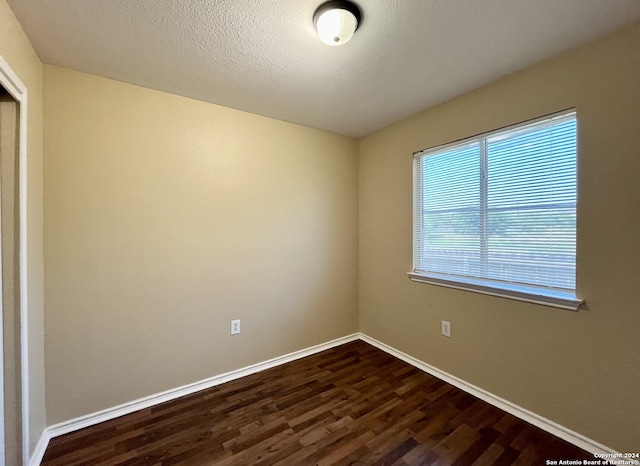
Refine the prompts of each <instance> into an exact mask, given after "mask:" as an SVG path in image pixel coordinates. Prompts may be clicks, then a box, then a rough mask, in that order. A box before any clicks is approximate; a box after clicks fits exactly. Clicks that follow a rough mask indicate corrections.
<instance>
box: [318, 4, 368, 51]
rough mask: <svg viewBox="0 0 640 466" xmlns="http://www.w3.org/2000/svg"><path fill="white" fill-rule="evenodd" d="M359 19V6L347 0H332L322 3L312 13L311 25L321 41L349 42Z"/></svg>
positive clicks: (358, 23)
mask: <svg viewBox="0 0 640 466" xmlns="http://www.w3.org/2000/svg"><path fill="white" fill-rule="evenodd" d="M361 21H362V14H361V13H360V8H358V6H357V5H356V4H354V3H351V2H349V1H340V0H334V1H330V2H326V3H323V4H322V5H320V6H319V7H318V9H317V10H316V12H315V13H314V14H313V25H314V26H315V27H316V30H317V31H318V35H319V36H320V39H322V42H324V43H325V44H328V45H342V44H346V43H347V42H349V40H351V37H353V33H354V32H356V29H358V26H359V25H360V22H361Z"/></svg>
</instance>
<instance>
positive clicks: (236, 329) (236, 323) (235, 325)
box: [231, 319, 240, 335]
mask: <svg viewBox="0 0 640 466" xmlns="http://www.w3.org/2000/svg"><path fill="white" fill-rule="evenodd" d="M238 333H240V319H238V320H232V321H231V335H237V334H238Z"/></svg>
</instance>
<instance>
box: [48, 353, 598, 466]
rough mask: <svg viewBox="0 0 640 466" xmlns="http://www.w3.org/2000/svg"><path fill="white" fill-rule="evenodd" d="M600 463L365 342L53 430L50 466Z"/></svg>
mask: <svg viewBox="0 0 640 466" xmlns="http://www.w3.org/2000/svg"><path fill="white" fill-rule="evenodd" d="M547 459H556V460H557V459H593V455H591V454H589V453H587V452H585V451H582V450H580V449H578V448H576V447H574V446H572V445H570V444H568V443H566V442H564V441H562V440H560V439H558V438H556V437H554V436H552V435H550V434H548V433H546V432H544V431H542V430H540V429H537V428H535V427H533V426H531V425H529V424H527V423H526V422H523V421H521V420H519V419H517V418H515V417H514V416H512V415H510V414H507V413H505V412H504V411H501V410H499V409H497V408H495V407H493V406H491V405H489V404H487V403H485V402H483V401H481V400H479V399H477V398H475V397H473V396H471V395H468V394H467V393H465V392H463V391H461V390H458V389H456V388H455V387H453V386H451V385H449V384H447V383H445V382H442V381H440V380H438V379H436V378H434V377H432V376H430V375H428V374H426V373H424V372H422V371H420V370H418V369H416V368H414V367H413V366H410V365H409V364H406V363H404V362H402V361H400V360H398V359H396V358H394V357H392V356H389V355H388V354H386V353H384V352H382V351H380V350H378V349H377V348H374V347H372V346H370V345H368V344H367V343H364V342H362V341H356V342H352V343H348V344H345V345H342V346H340V347H337V348H334V349H331V350H327V351H324V352H322V353H319V354H316V355H313V356H310V357H307V358H304V359H300V360H298V361H294V362H291V363H288V364H285V365H282V366H279V367H276V368H273V369H270V370H267V371H264V372H261V373H259V374H254V375H251V376H248V377H245V378H242V379H239V380H236V381H233V382H229V383H226V384H224V385H219V386H217V387H214V388H211V389H209V390H204V391H202V392H199V393H196V394H193V395H190V396H186V397H183V398H180V399H177V400H174V401H170V402H167V403H164V404H162V405H158V406H155V407H153V408H148V409H144V410H141V411H138V412H135V413H133V414H130V415H127V416H123V417H120V418H118V419H114V420H111V421H108V422H104V423H102V424H99V425H96V426H93V427H89V428H86V429H83V430H81V431H77V432H74V433H71V434H68V435H65V436H62V437H57V438H54V439H53V440H52V441H51V443H50V445H49V447H48V448H47V451H46V454H45V457H44V460H43V462H42V465H43V466H45V465H46V466H73V465H92V466H93V465H153V466H160V465H169V464H180V465H194V466H195V465H213V464H215V465H274V464H278V465H316V464H317V465H337V464H339V465H348V464H351V465H373V464H375V465H423V464H424V465H427V464H437V465H449V464H456V465H472V464H476V465H497V464H520V465H529V464H545V461H546V460H547Z"/></svg>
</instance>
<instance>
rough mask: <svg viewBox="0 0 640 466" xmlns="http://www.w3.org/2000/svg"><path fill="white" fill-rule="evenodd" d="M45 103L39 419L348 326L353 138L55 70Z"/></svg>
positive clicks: (353, 275) (351, 321)
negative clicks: (234, 324) (233, 326)
mask: <svg viewBox="0 0 640 466" xmlns="http://www.w3.org/2000/svg"><path fill="white" fill-rule="evenodd" d="M44 95H45V105H44V108H45V112H44V114H45V126H44V127H45V173H46V179H45V186H44V194H45V196H44V198H45V231H46V237H45V262H46V271H45V272H46V274H45V278H46V288H45V297H46V302H47V309H46V321H47V333H46V348H47V352H46V367H47V371H46V383H47V420H48V422H49V424H54V423H57V422H60V421H66V420H68V419H71V418H74V417H77V416H80V415H84V414H88V413H92V412H95V411H98V410H100V409H103V408H109V407H113V406H115V405H118V404H120V403H124V402H128V401H132V400H134V399H137V398H139V397H143V396H146V395H150V394H154V393H157V392H160V391H163V390H167V389H171V388H175V387H178V386H180V385H183V384H187V383H190V382H195V381H198V380H201V379H205V378H207V377H211V376H213V375H216V374H220V373H224V372H227V371H230V370H233V369H238V368H240V367H243V366H247V365H249V364H254V363H257V362H261V361H264V360H267V359H269V358H273V357H276V356H280V355H283V354H286V353H289V352H291V351H295V350H299V349H302V348H306V347H309V346H311V345H314V344H318V343H323V342H326V341H328V340H331V339H334V338H337V337H342V336H344V335H347V334H350V333H352V332H355V331H356V330H357V319H358V317H357V306H358V302H357V288H358V287H357V261H358V258H357V233H358V231H357V230H358V224H357V208H358V205H357V203H358V194H357V186H358V175H357V170H358V159H357V143H356V142H355V141H354V140H352V139H349V138H346V137H342V136H336V135H332V134H329V133H326V132H321V131H318V130H313V129H309V128H305V127H301V126H296V125H292V124H288V123H284V122H280V121H276V120H272V119H268V118H264V117H260V116H256V115H252V114H247V113H243V112H239V111H236V110H231V109H228V108H224V107H219V106H216V105H211V104H207V103H203V102H198V101H194V100H190V99H186V98H183V97H178V96H174V95H169V94H164V93H161V92H157V91H152V90H148V89H143V88H140V87H135V86H131V85H127V84H122V83H119V82H115V81H111V80H108V79H104V78H99V77H96V76H90V75H86V74H81V73H77V72H74V71H70V70H65V69H61V68H56V67H51V66H45V94H44ZM231 319H241V320H242V333H241V334H240V335H237V336H233V337H231V336H230V335H229V329H230V321H231Z"/></svg>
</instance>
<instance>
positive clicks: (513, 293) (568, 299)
mask: <svg viewBox="0 0 640 466" xmlns="http://www.w3.org/2000/svg"><path fill="white" fill-rule="evenodd" d="M407 275H409V278H410V279H411V280H412V281H414V282H419V283H428V284H430V285H438V286H445V287H447V288H455V289H457V290H465V291H473V292H475V293H482V294H487V295H491V296H498V297H501V298H508V299H515V300H517V301H525V302H528V303H535V304H542V305H543V306H551V307H558V308H561V309H568V310H571V311H577V310H578V308H579V307H580V305H581V304H582V303H583V302H584V300H582V299H578V298H576V297H575V296H574V295H573V294H572V293H567V292H562V291H553V290H544V289H539V288H535V287H525V286H516V285H508V284H503V283H498V282H491V281H489V280H474V279H471V278H460V277H453V276H448V275H439V274H428V275H427V274H424V273H417V272H408V273H407Z"/></svg>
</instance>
